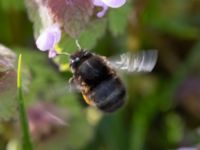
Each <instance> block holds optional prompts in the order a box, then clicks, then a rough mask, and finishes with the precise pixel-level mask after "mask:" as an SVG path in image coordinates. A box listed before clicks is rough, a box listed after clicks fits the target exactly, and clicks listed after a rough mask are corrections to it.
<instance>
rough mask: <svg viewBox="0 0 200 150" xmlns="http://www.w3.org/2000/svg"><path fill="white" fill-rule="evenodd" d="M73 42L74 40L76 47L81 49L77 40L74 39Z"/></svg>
mask: <svg viewBox="0 0 200 150" xmlns="http://www.w3.org/2000/svg"><path fill="white" fill-rule="evenodd" d="M75 42H76V46H77V47H78V49H79V50H81V46H80V44H79V42H78V40H76V41H75Z"/></svg>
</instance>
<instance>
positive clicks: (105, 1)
mask: <svg viewBox="0 0 200 150" xmlns="http://www.w3.org/2000/svg"><path fill="white" fill-rule="evenodd" d="M92 2H93V5H94V6H97V7H102V10H101V11H100V12H98V13H97V17H103V16H104V15H105V13H106V12H107V10H108V8H109V7H111V8H119V7H121V6H123V5H124V4H125V2H126V0H92ZM60 39H61V29H60V26H59V25H58V24H52V25H50V26H48V27H47V28H46V29H45V30H44V31H43V32H42V33H41V34H40V35H39V37H38V38H37V40H36V46H37V48H38V49H39V50H41V51H49V58H53V57H55V56H56V54H57V53H56V50H55V47H56V44H57V43H58V42H59V41H60Z"/></svg>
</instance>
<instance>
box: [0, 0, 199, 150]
mask: <svg viewBox="0 0 200 150" xmlns="http://www.w3.org/2000/svg"><path fill="white" fill-rule="evenodd" d="M101 21H102V24H103V25H104V26H98V27H97V29H93V30H95V31H96V33H95V32H92V31H90V34H89V33H87V34H86V37H84V36H83V37H82V38H81V39H80V43H81V45H82V46H83V47H86V48H90V49H92V51H93V52H96V53H99V54H102V55H105V56H113V55H117V54H120V53H123V52H126V51H138V50H148V49H157V50H158V51H159V56H158V62H157V64H156V67H155V69H154V70H153V72H151V73H148V74H128V75H127V74H124V75H123V80H124V82H125V83H126V86H127V90H128V98H127V99H128V100H127V103H126V105H125V107H123V108H122V109H120V110H119V111H118V112H116V113H113V114H103V113H101V112H99V111H98V110H96V109H95V108H90V107H88V106H87V105H86V104H85V103H84V101H83V98H82V96H81V95H80V94H79V93H76V92H70V91H69V89H68V88H69V87H68V86H67V85H68V80H69V78H70V76H71V75H72V74H71V73H70V72H69V71H60V69H59V67H58V66H57V65H56V64H55V63H54V62H55V61H56V60H54V61H52V60H50V59H48V56H47V54H46V53H42V52H40V51H39V50H37V48H36V46H35V43H34V36H33V32H34V31H33V25H32V23H31V22H30V21H29V19H28V16H27V11H26V8H25V4H24V2H23V1H22V0H17V1H16V0H0V43H1V44H3V45H5V46H6V47H9V48H10V49H12V50H13V51H14V52H15V53H16V54H17V55H18V54H19V53H22V55H23V78H22V80H23V81H22V82H23V92H24V95H25V104H26V108H27V111H28V116H29V124H31V125H30V126H31V137H32V140H33V143H34V147H35V149H37V150H55V149H58V150H79V149H80V150H165V149H166V150H169V149H178V148H180V147H198V144H199V143H200V128H199V126H200V76H199V73H200V72H199V71H200V59H199V58H200V1H199V0H133V1H131V0H130V1H129V2H128V3H127V4H126V5H124V6H123V7H121V8H119V9H110V10H109V12H108V13H107V14H106V16H105V17H104V19H102V20H101V19H100V22H101ZM95 34H98V35H95ZM93 36H94V37H95V36H97V37H95V38H93ZM67 42H68V43H67ZM70 44H71V43H69V40H68V41H67V40H66V41H65V40H63V41H62V43H61V47H62V48H64V49H65V45H67V46H66V51H68V50H69V51H70V52H72V51H75V49H74V47H73V46H72V47H70ZM62 59H64V60H65V59H66V57H65V56H63V58H62ZM66 61H67V60H66ZM2 80H3V79H1V76H0V83H1V82H2ZM0 92H1V91H0ZM7 103H8V102H7V101H2V102H1V97H0V105H2V106H5V108H6V109H7V107H6V106H7V105H8V104H7ZM9 103H10V102H9ZM13 103H14V102H13ZM12 107H13V106H12ZM1 109H3V107H2V108H1ZM1 112H2V114H0V117H1V116H7V113H9V112H7V111H0V113H1ZM48 112H51V113H52V114H56V115H57V116H59V117H60V118H61V120H64V122H66V123H64V124H63V123H61V122H59V121H58V120H57V121H55V120H54V119H55V118H53V117H49V118H48V117H46V116H48ZM8 116H9V115H8ZM17 118H18V115H17V110H16V113H12V114H11V115H10V117H8V118H7V119H2V120H1V122H0V150H16V149H20V148H19V147H20V133H21V131H20V128H19V125H18V119H17ZM0 119H1V118H0ZM197 149H198V148H197Z"/></svg>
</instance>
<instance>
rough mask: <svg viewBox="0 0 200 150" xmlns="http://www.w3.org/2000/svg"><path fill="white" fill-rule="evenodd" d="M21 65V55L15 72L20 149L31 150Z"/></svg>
mask: <svg viewBox="0 0 200 150" xmlns="http://www.w3.org/2000/svg"><path fill="white" fill-rule="evenodd" d="M21 63H22V55H21V54H20V55H19V59H18V70H17V88H18V105H19V117H20V123H21V128H22V132H23V133H22V149H23V150H33V147H32V143H31V139H30V135H29V127H28V121H27V116H26V111H25V108H24V99H23V95H22V88H21Z"/></svg>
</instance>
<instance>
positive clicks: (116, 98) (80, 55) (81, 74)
mask: <svg viewBox="0 0 200 150" xmlns="http://www.w3.org/2000/svg"><path fill="white" fill-rule="evenodd" d="M156 60H157V51H155V50H150V51H141V52H138V53H135V54H132V53H125V54H122V55H120V58H116V59H111V60H109V59H108V58H106V57H104V56H100V55H97V54H95V53H91V52H89V51H88V50H85V49H80V50H79V51H77V52H75V53H74V54H72V55H70V68H71V71H72V73H73V77H72V78H71V79H70V84H72V85H73V86H75V87H76V88H77V89H78V90H80V91H81V93H82V95H83V98H84V100H85V102H86V103H87V104H88V105H90V106H95V107H97V108H98V109H100V110H101V111H103V112H114V111H116V110H118V109H119V108H120V107H122V106H123V105H124V103H125V98H126V88H125V86H124V84H123V82H122V81H121V79H120V78H119V76H118V74H117V71H116V70H124V71H127V72H150V71H151V70H152V69H153V68H154V66H155V63H156Z"/></svg>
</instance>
